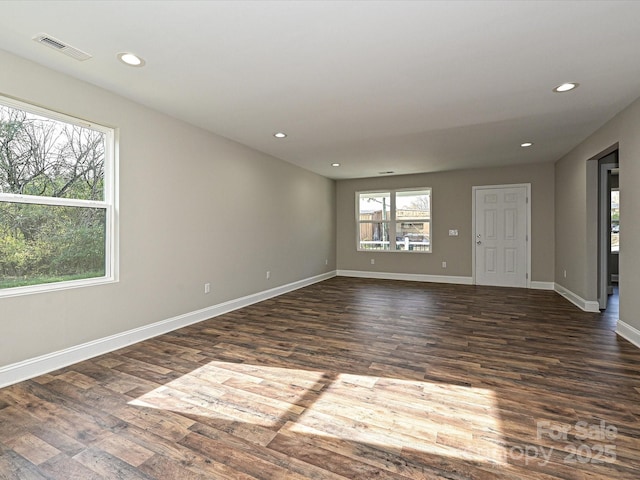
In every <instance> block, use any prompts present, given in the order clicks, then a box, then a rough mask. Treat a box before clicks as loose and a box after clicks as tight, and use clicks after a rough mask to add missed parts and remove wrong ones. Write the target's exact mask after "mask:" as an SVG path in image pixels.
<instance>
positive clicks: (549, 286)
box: [529, 280, 556, 290]
mask: <svg viewBox="0 0 640 480" xmlns="http://www.w3.org/2000/svg"><path fill="white" fill-rule="evenodd" d="M555 286H556V284H555V283H553V282H536V281H533V280H531V283H530V285H529V288H531V289H533V290H555Z"/></svg>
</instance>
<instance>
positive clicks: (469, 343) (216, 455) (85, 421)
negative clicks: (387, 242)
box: [0, 278, 640, 480]
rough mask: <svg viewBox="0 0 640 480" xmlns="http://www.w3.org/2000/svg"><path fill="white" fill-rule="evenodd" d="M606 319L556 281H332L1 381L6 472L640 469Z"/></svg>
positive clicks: (478, 474) (510, 475)
mask: <svg viewBox="0 0 640 480" xmlns="http://www.w3.org/2000/svg"><path fill="white" fill-rule="evenodd" d="M614 329H615V315H610V316H608V315H600V314H589V313H584V312H581V311H579V310H578V309H577V308H576V307H574V306H573V305H571V304H570V303H568V302H567V301H566V300H565V299H563V298H562V297H560V296H558V295H557V294H555V293H553V292H542V291H528V290H521V289H503V288H491V287H475V286H453V285H442V284H426V283H408V282H394V281H379V280H362V279H349V278H334V279H332V280H329V281H326V282H323V283H320V284H316V285H313V286H311V287H308V288H305V289H301V290H298V291H296V292H293V293H290V294H287V295H283V296H281V297H278V298H275V299H272V300H269V301H266V302H262V303H260V304H257V305H254V306H251V307H249V308H245V309H242V310H238V311H236V312H233V313H230V314H227V315H224V316H221V317H217V318H214V319H211V320H208V321H206V322H202V323H200V324H197V325H194V326H191V327H188V328H185V329H182V330H179V331H176V332H173V333H170V334H167V335H163V336H161V337H157V338H155V339H152V340H149V341H146V342H143V343H140V344H137V345H134V346H131V347H128V348H125V349H122V350H119V351H117V352H114V353H111V354H108V355H104V356H101V357H98V358H95V359H93V360H90V361H86V362H83V363H80V364H76V365H73V366H71V367H68V368H64V369H62V370H59V371H56V372H53V373H51V374H49V375H44V376H42V377H39V378H36V379H33V380H31V381H26V382H23V383H20V384H17V385H14V386H11V387H9V388H5V389H3V390H0V478H3V479H6V478H9V479H16V478H19V479H41V478H55V479H63V480H71V479H82V480H86V479H97V478H109V479H114V478H117V479H172V480H173V479H180V480H182V479H184V480H191V479H234V480H238V479H239V480H243V479H316V480H323V479H344V478H348V479H366V480H370V479H439V478H446V479H467V478H473V479H495V478H498V479H519V478H523V479H556V478H563V479H637V478H640V422H639V416H640V350H638V349H636V348H635V347H634V346H632V345H631V344H629V343H628V342H626V341H624V340H621V339H620V338H618V337H616V335H615V333H614Z"/></svg>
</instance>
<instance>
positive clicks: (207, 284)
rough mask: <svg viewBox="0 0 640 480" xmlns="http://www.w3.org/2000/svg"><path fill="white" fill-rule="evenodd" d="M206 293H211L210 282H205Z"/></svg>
mask: <svg viewBox="0 0 640 480" xmlns="http://www.w3.org/2000/svg"><path fill="white" fill-rule="evenodd" d="M204 293H211V284H210V283H209V282H207V283H205V284H204Z"/></svg>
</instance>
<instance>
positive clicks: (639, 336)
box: [616, 320, 640, 348]
mask: <svg viewBox="0 0 640 480" xmlns="http://www.w3.org/2000/svg"><path fill="white" fill-rule="evenodd" d="M616 333H617V334H618V335H620V336H621V337H622V338H624V339H625V340H628V341H629V342H631V343H633V344H634V345H635V346H636V347H638V348H640V330H638V329H637V328H636V327H632V326H631V325H629V324H628V323H624V322H623V321H622V320H618V326H617V328H616Z"/></svg>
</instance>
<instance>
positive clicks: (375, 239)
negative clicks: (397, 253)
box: [358, 222, 389, 250]
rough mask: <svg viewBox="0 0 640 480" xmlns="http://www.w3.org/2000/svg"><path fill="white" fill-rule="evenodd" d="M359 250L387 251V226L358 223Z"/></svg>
mask: <svg viewBox="0 0 640 480" xmlns="http://www.w3.org/2000/svg"><path fill="white" fill-rule="evenodd" d="M358 248H359V249H360V250H389V224H388V223H383V222H370V223H360V242H359V244H358Z"/></svg>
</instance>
